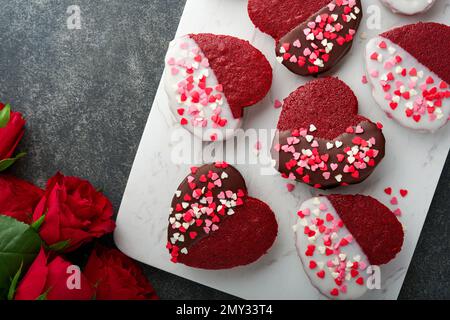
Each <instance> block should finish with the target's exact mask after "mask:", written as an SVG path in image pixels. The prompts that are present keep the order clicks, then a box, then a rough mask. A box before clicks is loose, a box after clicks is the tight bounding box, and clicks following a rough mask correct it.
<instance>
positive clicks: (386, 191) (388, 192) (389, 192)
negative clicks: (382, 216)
mask: <svg viewBox="0 0 450 320" xmlns="http://www.w3.org/2000/svg"><path fill="white" fill-rule="evenodd" d="M384 193H386V194H388V195H391V194H392V188H391V187H389V188H386V189H384Z"/></svg>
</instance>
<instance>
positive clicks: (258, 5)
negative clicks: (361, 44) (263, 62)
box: [248, 0, 363, 76]
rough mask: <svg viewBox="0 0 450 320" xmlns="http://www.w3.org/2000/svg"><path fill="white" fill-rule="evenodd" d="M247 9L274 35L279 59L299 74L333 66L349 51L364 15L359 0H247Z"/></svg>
mask: <svg viewBox="0 0 450 320" xmlns="http://www.w3.org/2000/svg"><path fill="white" fill-rule="evenodd" d="M248 12H249V16H250V19H251V20H252V21H253V23H254V24H255V26H256V27H257V28H259V29H260V30H261V31H263V32H266V33H268V34H270V35H271V36H272V37H274V38H275V40H276V42H277V45H276V51H275V53H276V55H277V60H278V62H280V63H282V64H283V65H284V66H286V67H287V68H288V69H289V70H291V71H292V72H294V73H296V74H299V75H302V76H307V75H316V74H319V73H323V72H325V71H328V70H329V69H331V68H332V67H333V66H335V65H336V64H337V63H338V62H339V61H340V60H341V59H342V58H343V57H344V56H345V55H346V54H347V52H348V51H349V50H350V48H351V46H352V43H353V38H354V36H355V34H356V31H357V30H358V27H359V24H360V22H361V19H362V15H363V13H362V7H361V1H360V0H334V1H330V0H326V1H323V0H303V1H285V0H271V1H267V0H249V2H248Z"/></svg>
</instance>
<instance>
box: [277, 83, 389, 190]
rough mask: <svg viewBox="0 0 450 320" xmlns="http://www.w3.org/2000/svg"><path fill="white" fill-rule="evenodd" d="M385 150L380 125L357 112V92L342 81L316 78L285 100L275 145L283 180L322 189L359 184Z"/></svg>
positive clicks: (373, 167) (381, 157)
mask: <svg viewBox="0 0 450 320" xmlns="http://www.w3.org/2000/svg"><path fill="white" fill-rule="evenodd" d="M384 152H385V138H384V135H383V133H382V131H381V125H380V124H375V123H373V122H371V121H370V120H369V119H367V118H365V117H363V116H360V115H358V101H357V99H356V96H355V95H354V94H353V92H352V90H351V89H350V88H349V87H348V86H347V85H346V84H345V83H344V82H342V81H341V80H339V79H337V78H331V77H329V78H323V79H318V80H314V81H311V82H309V83H307V84H306V85H304V86H302V87H300V88H298V89H297V90H296V91H294V92H292V93H291V94H290V95H289V97H287V98H286V99H285V100H284V104H283V109H282V112H281V115H280V119H279V121H278V125H277V133H276V135H275V138H274V141H273V146H272V158H273V159H274V160H275V161H276V167H277V169H278V171H280V173H281V175H282V177H283V178H286V179H289V180H297V181H300V182H304V183H307V184H309V185H311V186H314V187H316V188H322V189H327V188H333V187H337V186H340V185H342V186H345V185H349V184H355V183H359V182H361V181H363V180H364V179H366V178H367V177H368V176H369V175H370V174H371V173H372V172H373V170H374V169H375V167H376V166H377V165H378V164H379V163H380V161H381V160H382V159H383V157H384Z"/></svg>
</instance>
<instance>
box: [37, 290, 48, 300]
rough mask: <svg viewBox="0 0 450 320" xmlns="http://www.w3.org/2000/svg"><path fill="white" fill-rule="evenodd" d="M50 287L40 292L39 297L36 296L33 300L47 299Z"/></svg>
mask: <svg viewBox="0 0 450 320" xmlns="http://www.w3.org/2000/svg"><path fill="white" fill-rule="evenodd" d="M50 289H51V288H48V289H47V291H45V292H44V293H43V294H41V295H40V296H39V297H37V298H36V299H35V300H47V295H48V293H49V292H50Z"/></svg>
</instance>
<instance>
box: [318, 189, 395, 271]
mask: <svg viewBox="0 0 450 320" xmlns="http://www.w3.org/2000/svg"><path fill="white" fill-rule="evenodd" d="M327 198H328V200H330V202H331V204H332V205H333V207H334V208H335V209H336V211H337V212H338V214H339V216H340V217H341V219H342V221H343V222H344V224H345V226H346V227H347V229H348V230H349V231H350V233H351V234H352V235H353V237H354V238H355V239H356V241H357V242H358V244H359V245H360V246H361V248H362V250H363V251H364V253H365V254H366V255H367V258H368V259H369V262H370V263H371V264H372V265H382V264H385V263H388V262H389V261H391V260H392V259H394V258H395V256H396V255H397V253H399V252H400V250H401V248H402V245H403V239H404V233H403V227H402V225H401V223H400V222H399V221H398V220H397V217H396V216H395V215H394V214H393V213H392V211H391V210H389V209H388V208H387V207H386V206H385V205H383V204H382V203H380V202H379V201H378V200H376V199H374V198H372V197H369V196H363V195H354V196H353V195H328V196H327Z"/></svg>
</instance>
